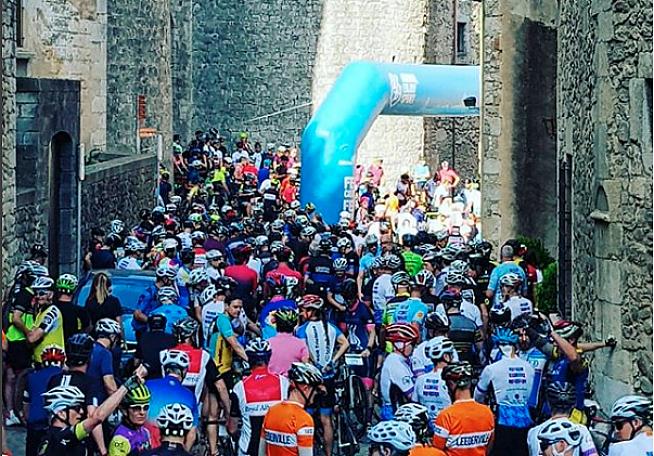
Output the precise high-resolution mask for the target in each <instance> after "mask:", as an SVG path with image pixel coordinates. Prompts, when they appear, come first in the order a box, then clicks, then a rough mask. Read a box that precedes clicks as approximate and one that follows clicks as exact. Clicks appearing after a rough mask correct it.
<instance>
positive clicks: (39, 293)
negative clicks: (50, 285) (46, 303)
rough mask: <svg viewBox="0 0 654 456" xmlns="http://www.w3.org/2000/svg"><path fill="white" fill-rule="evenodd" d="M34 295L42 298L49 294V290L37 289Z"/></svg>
mask: <svg viewBox="0 0 654 456" xmlns="http://www.w3.org/2000/svg"><path fill="white" fill-rule="evenodd" d="M35 295H36V296H37V297H39V298H43V297H45V296H50V291H49V290H37V291H36V293H35Z"/></svg>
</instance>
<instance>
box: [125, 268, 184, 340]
mask: <svg viewBox="0 0 654 456" xmlns="http://www.w3.org/2000/svg"><path fill="white" fill-rule="evenodd" d="M155 274H156V279H155V282H154V284H152V285H150V286H149V287H148V288H147V289H146V290H145V291H144V292H143V294H141V296H139V300H138V302H137V304H136V310H135V311H134V318H133V319H132V327H133V328H134V332H135V333H136V339H137V340H139V339H140V338H141V334H143V332H144V331H145V330H146V328H147V323H148V317H149V316H150V314H151V313H152V311H153V310H154V309H156V308H157V307H158V306H159V302H158V299H157V295H158V294H159V289H161V288H163V287H170V286H171V285H173V283H174V280H175V279H176V277H177V270H176V269H175V268H173V267H170V266H168V265H161V266H159V267H157V269H156V271H155Z"/></svg>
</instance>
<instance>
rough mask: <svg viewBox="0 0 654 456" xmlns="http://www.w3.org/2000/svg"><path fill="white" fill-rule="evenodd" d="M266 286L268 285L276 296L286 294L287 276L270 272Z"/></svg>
mask: <svg viewBox="0 0 654 456" xmlns="http://www.w3.org/2000/svg"><path fill="white" fill-rule="evenodd" d="M266 285H268V287H269V288H270V289H271V290H272V292H273V293H275V294H285V292H286V276H285V275H284V274H282V273H281V272H277V271H272V272H269V273H268V275H267V276H266Z"/></svg>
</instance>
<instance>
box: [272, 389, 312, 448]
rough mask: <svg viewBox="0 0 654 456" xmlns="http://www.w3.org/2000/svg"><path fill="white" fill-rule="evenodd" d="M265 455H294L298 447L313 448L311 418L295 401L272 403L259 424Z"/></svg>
mask: <svg viewBox="0 0 654 456" xmlns="http://www.w3.org/2000/svg"><path fill="white" fill-rule="evenodd" d="M261 438H262V439H263V440H264V441H265V442H266V455H267V456H295V455H297V454H299V452H298V448H313V418H311V415H309V414H308V413H307V412H306V411H305V410H304V408H303V407H302V406H301V405H300V404H298V403H297V402H291V401H283V402H280V403H279V404H276V405H273V406H272V407H270V409H269V410H268V413H266V417H265V418H264V420H263V425H262V426H261Z"/></svg>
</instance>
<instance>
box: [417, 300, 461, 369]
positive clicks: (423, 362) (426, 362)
mask: <svg viewBox="0 0 654 456" xmlns="http://www.w3.org/2000/svg"><path fill="white" fill-rule="evenodd" d="M439 305H442V304H439ZM427 342H429V341H428V340H425V341H423V342H420V344H419V345H418V346H417V347H416V348H414V349H413V353H412V354H411V369H412V370H413V375H414V376H416V377H418V376H420V375H422V374H424V373H427V372H431V371H432V370H434V363H432V361H431V359H429V358H427V355H425V348H426V347H427ZM452 362H453V363H458V362H459V354H458V353H457V351H456V349H454V353H452Z"/></svg>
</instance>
